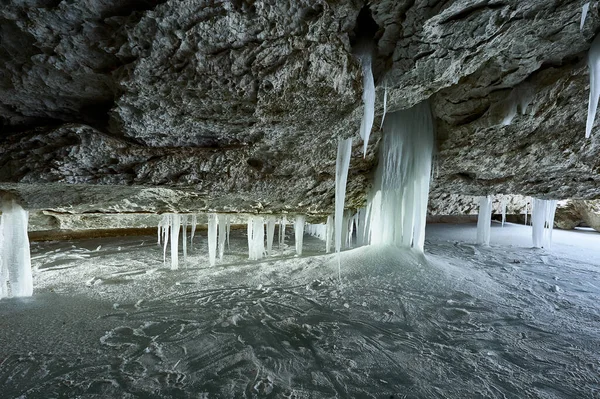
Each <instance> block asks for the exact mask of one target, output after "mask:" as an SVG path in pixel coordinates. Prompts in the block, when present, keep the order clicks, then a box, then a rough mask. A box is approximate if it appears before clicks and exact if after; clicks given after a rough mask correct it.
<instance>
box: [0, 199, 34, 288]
mask: <svg viewBox="0 0 600 399" xmlns="http://www.w3.org/2000/svg"><path fill="white" fill-rule="evenodd" d="M28 218H29V214H28V212H27V211H26V210H24V209H23V208H22V207H21V206H20V205H19V204H17V203H16V202H14V201H4V202H2V217H1V218H0V298H2V297H7V296H9V292H8V284H10V294H11V295H12V296H13V297H23V296H31V295H33V278H32V275H31V257H30V252H29V237H28V236H27V223H28ZM7 282H8V284H7Z"/></svg>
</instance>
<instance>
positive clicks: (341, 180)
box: [334, 138, 352, 281]
mask: <svg viewBox="0 0 600 399" xmlns="http://www.w3.org/2000/svg"><path fill="white" fill-rule="evenodd" d="M351 155H352V138H349V139H346V140H339V141H338V150H337V158H336V162H335V221H334V223H335V228H334V234H335V252H337V254H338V255H337V258H338V278H339V279H340V281H341V279H342V272H341V255H340V251H341V249H342V230H343V228H342V226H343V223H344V205H345V202H346V183H347V181H348V168H349V167H350V156H351Z"/></svg>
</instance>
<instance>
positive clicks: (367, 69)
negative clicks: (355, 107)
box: [360, 49, 375, 157]
mask: <svg viewBox="0 0 600 399" xmlns="http://www.w3.org/2000/svg"><path fill="white" fill-rule="evenodd" d="M371 58H372V57H371V53H370V49H369V50H368V51H366V52H365V53H364V54H362V55H361V56H360V61H361V64H362V70H363V95H362V98H363V104H364V112H363V119H362V123H361V125H360V137H361V138H362V139H363V157H366V156H367V147H368V146H369V136H370V135H371V129H372V128H373V120H374V119H375V80H374V79H373V70H372V68H371Z"/></svg>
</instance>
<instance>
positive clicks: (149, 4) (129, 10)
mask: <svg viewBox="0 0 600 399" xmlns="http://www.w3.org/2000/svg"><path fill="white" fill-rule="evenodd" d="M166 2H167V0H129V1H122V2H117V3H118V4H119V5H118V6H117V7H115V8H113V9H112V10H110V15H105V16H104V18H107V17H126V16H129V15H132V14H134V13H142V12H144V11H150V10H153V9H155V8H156V7H157V6H159V5H161V4H163V3H166Z"/></svg>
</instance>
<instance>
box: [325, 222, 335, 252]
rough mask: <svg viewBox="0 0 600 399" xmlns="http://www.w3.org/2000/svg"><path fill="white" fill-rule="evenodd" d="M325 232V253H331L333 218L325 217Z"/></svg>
mask: <svg viewBox="0 0 600 399" xmlns="http://www.w3.org/2000/svg"><path fill="white" fill-rule="evenodd" d="M326 230H327V231H326V232H325V253H329V252H331V241H332V238H333V216H332V215H329V216H327V224H326Z"/></svg>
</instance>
